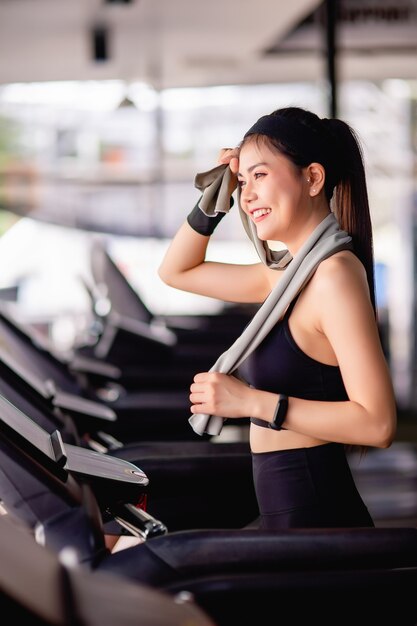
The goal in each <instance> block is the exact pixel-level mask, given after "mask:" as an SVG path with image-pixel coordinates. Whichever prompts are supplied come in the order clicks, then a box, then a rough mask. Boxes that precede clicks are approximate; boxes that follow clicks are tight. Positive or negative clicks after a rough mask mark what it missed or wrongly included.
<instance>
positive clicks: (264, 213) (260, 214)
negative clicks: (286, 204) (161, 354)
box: [252, 209, 271, 218]
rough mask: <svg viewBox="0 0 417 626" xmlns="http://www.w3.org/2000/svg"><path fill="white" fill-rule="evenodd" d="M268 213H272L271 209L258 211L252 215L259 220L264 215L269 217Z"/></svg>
mask: <svg viewBox="0 0 417 626" xmlns="http://www.w3.org/2000/svg"><path fill="white" fill-rule="evenodd" d="M268 213H271V209H256V211H254V212H253V213H252V217H254V218H257V217H261V216H262V215H268Z"/></svg>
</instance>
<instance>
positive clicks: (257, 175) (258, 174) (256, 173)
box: [254, 172, 265, 180]
mask: <svg viewBox="0 0 417 626" xmlns="http://www.w3.org/2000/svg"><path fill="white" fill-rule="evenodd" d="M254 176H255V180H257V179H258V178H260V177H261V176H265V174H264V173H263V172H255V175H254Z"/></svg>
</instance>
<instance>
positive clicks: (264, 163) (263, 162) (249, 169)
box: [237, 161, 268, 176]
mask: <svg viewBox="0 0 417 626" xmlns="http://www.w3.org/2000/svg"><path fill="white" fill-rule="evenodd" d="M259 165H268V163H266V162H265V161H261V162H260V163H255V165H251V166H250V167H248V174H250V173H251V172H252V171H253V170H254V169H255V167H259ZM237 176H243V174H241V173H240V172H238V173H237Z"/></svg>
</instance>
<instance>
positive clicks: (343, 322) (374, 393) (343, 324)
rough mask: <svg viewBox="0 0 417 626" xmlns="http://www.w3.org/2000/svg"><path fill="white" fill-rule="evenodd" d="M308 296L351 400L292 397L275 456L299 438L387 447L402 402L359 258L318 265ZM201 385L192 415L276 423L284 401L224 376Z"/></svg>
mask: <svg viewBox="0 0 417 626" xmlns="http://www.w3.org/2000/svg"><path fill="white" fill-rule="evenodd" d="M349 256H350V258H349ZM309 289H310V293H311V291H313V293H312V299H310V301H311V302H313V303H314V304H313V305H312V307H311V311H310V313H311V316H312V318H314V319H315V320H317V330H318V331H319V332H320V333H323V334H324V335H325V336H326V337H327V339H328V340H329V342H330V344H331V346H332V348H333V350H334V353H335V355H336V359H337V362H338V363H339V366H340V369H341V373H342V377H343V380H344V384H345V387H346V391H347V394H348V397H349V400H347V401H343V402H322V401H315V400H314V401H313V400H302V399H299V398H293V397H291V398H289V403H288V412H287V416H286V418H285V421H284V428H285V429H286V430H283V431H278V432H277V431H273V430H271V431H269V432H268V437H269V439H270V445H271V449H273V448H274V444H273V441H272V439H275V441H276V442H277V443H278V441H279V442H280V443H279V444H278V445H277V447H285V445H283V440H284V439H286V440H287V441H288V442H290V441H292V437H291V434H292V433H298V434H300V435H305V436H306V437H309V438H311V439H314V440H321V441H334V442H339V443H346V444H352V445H361V446H374V447H381V448H384V447H388V446H389V445H390V444H391V443H392V441H393V438H394V436H395V430H396V421H397V416H396V404H395V396H394V391H393V387H392V382H391V378H390V374H389V370H388V366H387V363H386V360H385V356H384V354H383V351H382V347H381V343H380V339H379V334H378V329H377V325H376V322H375V318H374V314H373V310H372V306H371V303H370V299H369V292H368V285H367V282H366V277H365V274H364V270H363V267H362V265H361V264H360V263H359V261H358V260H357V259H356V258H355V257H353V255H335V256H334V257H331V259H328V260H327V261H326V262H324V263H322V264H321V265H320V266H319V268H318V270H317V271H316V273H315V276H314V277H313V279H312V281H311V283H310V285H309ZM194 381H195V382H194V383H193V385H192V386H191V395H190V400H191V402H192V403H193V404H194V406H193V407H192V412H194V413H197V412H201V413H208V414H213V415H221V416H222V417H230V418H233V417H243V416H249V415H250V416H251V417H257V418H260V419H264V420H267V421H272V418H273V415H274V412H275V408H276V404H277V401H278V395H277V394H274V393H270V392H266V391H262V390H258V389H252V388H250V387H248V386H247V385H245V384H244V383H242V382H241V381H238V380H237V379H234V378H233V377H230V376H226V375H225V374H219V373H211V372H203V373H201V374H197V375H196V377H195V378H194ZM262 430H263V429H262ZM290 447H291V446H290Z"/></svg>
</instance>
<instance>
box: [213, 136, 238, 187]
mask: <svg viewBox="0 0 417 626" xmlns="http://www.w3.org/2000/svg"><path fill="white" fill-rule="evenodd" d="M222 164H224V165H227V164H228V165H229V167H230V169H231V172H232V174H233V176H232V182H231V187H230V195H232V193H233V192H234V190H235V189H236V184H237V173H238V171H239V148H222V149H221V150H220V152H219V156H218V158H217V165H222Z"/></svg>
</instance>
